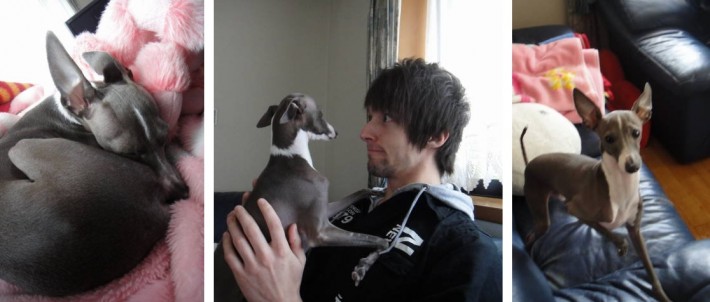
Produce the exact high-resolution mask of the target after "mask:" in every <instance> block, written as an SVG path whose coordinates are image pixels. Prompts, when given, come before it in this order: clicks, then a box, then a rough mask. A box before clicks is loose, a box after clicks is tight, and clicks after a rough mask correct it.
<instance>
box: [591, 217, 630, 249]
mask: <svg viewBox="0 0 710 302" xmlns="http://www.w3.org/2000/svg"><path fill="white" fill-rule="evenodd" d="M580 220H581V219H580ZM581 221H582V222H584V223H585V224H587V225H588V226H590V227H592V228H593V229H595V230H597V232H599V233H601V234H602V235H603V236H604V237H606V238H607V239H609V240H611V242H613V243H614V245H615V246H616V251H617V252H618V253H619V256H625V255H626V253H627V251H628V249H629V244H628V243H626V239H625V238H624V237H623V236H620V235H617V234H614V233H613V232H612V231H610V230H609V229H607V228H605V227H603V226H602V225H601V224H599V222H596V221H584V220H581Z"/></svg>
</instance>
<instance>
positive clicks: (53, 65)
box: [47, 31, 96, 115]
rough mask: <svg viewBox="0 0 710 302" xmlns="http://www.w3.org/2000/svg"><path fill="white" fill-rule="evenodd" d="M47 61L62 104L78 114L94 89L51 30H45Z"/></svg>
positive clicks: (86, 105) (93, 93) (91, 96)
mask: <svg viewBox="0 0 710 302" xmlns="http://www.w3.org/2000/svg"><path fill="white" fill-rule="evenodd" d="M47 63H48V64H49V73H50V74H51V75H52V81H54V85H55V86H56V87H57V90H58V91H59V93H60V94H61V95H62V103H63V105H64V106H66V107H68V108H69V109H70V110H71V111H72V112H73V113H74V114H76V115H80V114H81V112H83V111H84V109H86V107H88V106H89V102H90V101H91V100H92V99H93V98H94V95H95V93H96V91H95V90H94V88H93V87H92V86H91V84H90V83H89V81H87V80H86V78H85V77H84V74H82V73H81V69H79V66H77V65H76V63H74V60H72V58H71V57H70V56H69V54H68V53H67V51H66V50H65V49H64V46H62V43H61V42H59V39H57V36H55V35H54V33H52V32H51V31H48V32H47Z"/></svg>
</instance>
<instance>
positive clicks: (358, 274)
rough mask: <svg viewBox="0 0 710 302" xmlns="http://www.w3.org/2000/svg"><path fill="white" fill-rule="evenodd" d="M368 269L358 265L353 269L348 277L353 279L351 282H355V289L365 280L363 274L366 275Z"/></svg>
mask: <svg viewBox="0 0 710 302" xmlns="http://www.w3.org/2000/svg"><path fill="white" fill-rule="evenodd" d="M368 269H369V267H360V266H359V265H358V266H356V267H355V269H354V270H353V272H352V273H351V274H350V276H351V277H352V278H353V281H354V282H355V287H357V286H358V285H360V281H362V279H364V278H365V273H367V270H368Z"/></svg>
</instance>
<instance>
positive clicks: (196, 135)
mask: <svg viewBox="0 0 710 302" xmlns="http://www.w3.org/2000/svg"><path fill="white" fill-rule="evenodd" d="M204 131H205V128H204V119H203V118H202V116H201V115H187V116H183V118H182V119H180V141H181V142H182V144H183V146H184V148H185V149H186V150H187V151H188V152H190V153H191V154H192V155H194V156H197V157H200V158H204V154H205V144H204V137H205V134H204Z"/></svg>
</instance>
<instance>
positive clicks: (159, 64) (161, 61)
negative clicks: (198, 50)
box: [131, 42, 190, 92]
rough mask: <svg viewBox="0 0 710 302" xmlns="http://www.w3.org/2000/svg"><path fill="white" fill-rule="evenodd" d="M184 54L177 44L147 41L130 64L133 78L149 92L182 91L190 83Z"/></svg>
mask: <svg viewBox="0 0 710 302" xmlns="http://www.w3.org/2000/svg"><path fill="white" fill-rule="evenodd" d="M184 58H185V55H184V52H183V51H182V49H180V47H179V46H178V45H177V44H174V43H165V42H161V43H158V42H153V43H148V44H146V45H145V47H143V49H141V51H140V53H138V56H137V57H136V61H135V62H134V64H133V65H132V66H131V70H132V71H133V78H134V80H135V81H136V82H138V83H141V84H142V85H143V86H144V87H145V88H146V89H148V90H149V91H150V92H156V91H161V90H168V91H178V92H182V91H185V90H186V89H187V87H188V86H189V85H190V71H189V70H188V68H187V64H186V63H185V59H184Z"/></svg>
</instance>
